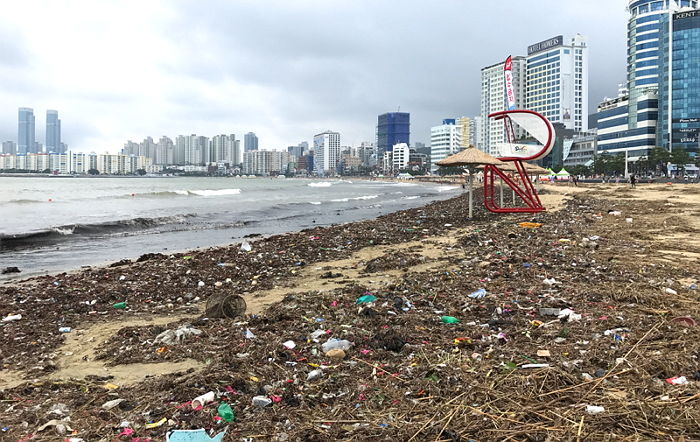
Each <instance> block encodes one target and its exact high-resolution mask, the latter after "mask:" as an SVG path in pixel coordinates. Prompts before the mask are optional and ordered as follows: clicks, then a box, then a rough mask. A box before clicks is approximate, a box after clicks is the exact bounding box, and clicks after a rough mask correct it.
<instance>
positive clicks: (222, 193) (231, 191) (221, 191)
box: [187, 189, 241, 196]
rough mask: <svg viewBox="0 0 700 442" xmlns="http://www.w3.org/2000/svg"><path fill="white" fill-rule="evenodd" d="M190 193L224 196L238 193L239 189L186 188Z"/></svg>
mask: <svg viewBox="0 0 700 442" xmlns="http://www.w3.org/2000/svg"><path fill="white" fill-rule="evenodd" d="M187 192H188V193H189V194H190V195H198V196H225V195H240V193H241V189H218V190H206V189H205V190H188V191H187Z"/></svg>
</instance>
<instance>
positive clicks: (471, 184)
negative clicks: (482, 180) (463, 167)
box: [469, 171, 474, 219]
mask: <svg viewBox="0 0 700 442" xmlns="http://www.w3.org/2000/svg"><path fill="white" fill-rule="evenodd" d="M473 189H474V173H473V172H472V171H469V219H472V217H473V216H474V199H473V196H472V192H473Z"/></svg>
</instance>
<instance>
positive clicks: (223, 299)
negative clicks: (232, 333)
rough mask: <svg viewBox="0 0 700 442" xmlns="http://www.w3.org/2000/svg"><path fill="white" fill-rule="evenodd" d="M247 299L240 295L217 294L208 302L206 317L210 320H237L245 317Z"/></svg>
mask: <svg viewBox="0 0 700 442" xmlns="http://www.w3.org/2000/svg"><path fill="white" fill-rule="evenodd" d="M247 307H248V306H247V304H246V302H245V299H243V298H242V297H240V296H238V295H227V294H216V295H212V296H211V297H210V298H209V299H208V300H207V309H206V312H205V315H206V316H207V317H209V318H237V317H239V316H243V315H245V311H246V308H247Z"/></svg>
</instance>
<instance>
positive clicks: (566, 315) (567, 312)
mask: <svg viewBox="0 0 700 442" xmlns="http://www.w3.org/2000/svg"><path fill="white" fill-rule="evenodd" d="M581 318H583V315H580V314H578V313H576V312H574V311H573V310H571V309H568V308H565V309H564V310H561V311H560V312H559V315H557V319H559V320H560V321H563V322H577V321H580V320H581Z"/></svg>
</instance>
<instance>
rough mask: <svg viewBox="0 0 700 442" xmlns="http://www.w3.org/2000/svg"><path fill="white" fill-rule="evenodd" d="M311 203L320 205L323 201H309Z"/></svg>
mask: <svg viewBox="0 0 700 442" xmlns="http://www.w3.org/2000/svg"><path fill="white" fill-rule="evenodd" d="M309 204H313V205H314V206H320V205H321V201H309Z"/></svg>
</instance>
